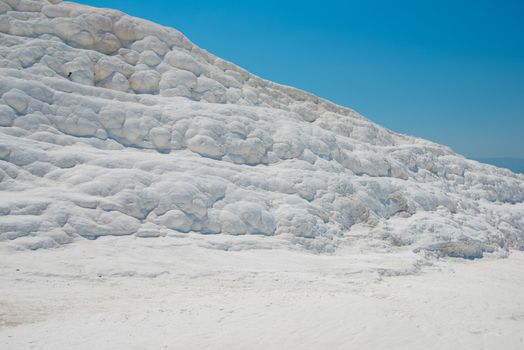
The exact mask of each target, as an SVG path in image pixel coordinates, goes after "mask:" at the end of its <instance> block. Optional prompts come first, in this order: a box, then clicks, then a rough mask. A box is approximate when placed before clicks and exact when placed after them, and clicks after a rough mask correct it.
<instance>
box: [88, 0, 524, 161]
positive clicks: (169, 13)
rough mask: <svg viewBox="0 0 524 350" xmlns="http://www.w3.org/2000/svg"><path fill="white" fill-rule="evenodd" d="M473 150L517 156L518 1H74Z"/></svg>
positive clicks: (387, 122)
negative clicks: (159, 28)
mask: <svg viewBox="0 0 524 350" xmlns="http://www.w3.org/2000/svg"><path fill="white" fill-rule="evenodd" d="M79 1H80V2H82V3H85V4H90V5H94V6H99V7H110V8H117V9H120V10H122V11H124V12H126V13H129V14H131V15H135V16H139V17H142V18H146V19H149V20H151V21H154V22H158V23H161V24H163V25H167V26H172V27H175V28H177V29H179V30H180V31H182V32H183V33H184V34H185V35H186V36H187V37H188V38H189V39H190V40H192V41H193V42H194V43H196V44H197V45H199V46H201V47H202V48H204V49H206V50H208V51H210V52H211V53H213V54H215V55H218V56H220V57H222V58H224V59H227V60H229V61H232V62H234V63H236V64H238V65H240V66H242V67H244V68H246V69H247V70H249V71H251V72H253V73H255V74H257V75H259V76H261V77H263V78H266V79H270V80H273V81H276V82H279V83H283V84H287V85H292V86H295V87H298V88H301V89H304V90H307V91H310V92H313V93H314V94H316V95H319V96H321V97H324V98H327V99H329V100H332V101H334V102H337V103H339V104H342V105H345V106H348V107H351V108H354V109H356V110H357V111H359V112H360V113H361V114H363V115H365V116H367V117H368V118H370V119H372V120H374V121H376V122H377V123H379V124H381V125H384V126H386V127H388V128H390V129H393V130H395V131H398V132H402V133H406V134H410V135H416V136H420V137H424V138H427V139H430V140H433V141H436V142H439V143H442V144H446V145H449V146H451V147H452V148H453V149H455V150H456V151H458V152H460V153H462V154H465V155H467V156H470V157H521V158H524V1H522V0H513V1H512V0H499V1H495V0H490V1H487V0H454V1H453V0H439V1H434V0H427V1H420V0H396V1H394V0H391V1H385V0H384V1H378V0H366V1H363V0H348V1H334V0H323V1H308V0H301V1H298V0H290V1H285V0H260V1H245V0H244V1H241V0H239V1H233V0H221V1H213V0H190V1H189V0H151V1H130V0H126V1H122V0H79Z"/></svg>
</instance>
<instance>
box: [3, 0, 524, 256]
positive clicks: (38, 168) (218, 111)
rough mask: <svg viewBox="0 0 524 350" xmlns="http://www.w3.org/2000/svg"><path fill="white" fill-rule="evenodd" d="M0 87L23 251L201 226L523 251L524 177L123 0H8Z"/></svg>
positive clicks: (447, 250) (11, 200)
mask: <svg viewBox="0 0 524 350" xmlns="http://www.w3.org/2000/svg"><path fill="white" fill-rule="evenodd" d="M0 96H1V98H0V240H1V241H3V244H7V245H10V246H13V247H16V248H19V249H26V248H27V249H37V248H43V247H53V246H57V245H60V244H65V243H69V242H72V241H74V240H82V239H86V238H87V239H95V238H97V237H99V236H106V235H114V236H119V235H134V236H137V237H158V236H166V235H167V236H169V235H173V236H180V235H183V234H186V233H193V234H194V233H196V234H202V235H219V234H220V235H263V236H278V237H272V238H269V241H266V243H265V244H269V245H271V242H281V241H282V240H284V241H285V242H289V244H299V245H301V246H302V247H304V248H307V249H313V250H316V251H333V250H334V249H336V247H337V246H339V245H341V244H343V245H345V244H350V245H353V246H360V247H364V248H363V249H375V250H381V251H387V250H388V249H390V248H392V247H394V246H410V247H412V248H413V249H414V250H418V249H426V250H428V249H429V250H437V251H439V252H440V253H443V254H449V255H453V256H463V257H476V256H481V255H482V252H484V251H494V250H498V249H502V248H519V249H523V248H524V176H522V175H516V174H513V173H511V172H510V171H508V170H503V169H499V168H496V167H493V166H488V165H484V164H480V163H477V162H475V161H470V160H467V159H465V158H463V157H461V156H459V155H457V154H455V153H453V152H452V151H451V150H450V149H449V148H447V147H443V146H440V145H437V144H434V143H431V142H428V141H425V140H421V139H417V138H413V137H408V136H404V135H399V134H396V133H393V132H391V131H389V130H387V129H384V128H382V127H380V126H378V125H376V124H374V123H372V122H370V121H369V120H367V119H365V118H363V117H362V116H360V115H359V114H357V113H356V112H354V111H352V110H350V109H347V108H343V107H340V106H337V105H335V104H333V103H330V102H328V101H326V100H323V99H320V98H318V97H316V96H313V95H311V94H308V93H305V92H303V91H300V90H297V89H293V88H290V87H286V86H282V85H278V84H275V83H272V82H269V81H266V80H263V79H261V78H259V77H256V76H254V75H252V74H250V73H248V72H246V71H245V70H243V69H241V68H239V67H237V66H235V65H233V64H231V63H229V62H226V61H224V60H221V59H220V58H217V57H215V56H213V55H211V54H209V53H208V52H206V51H204V50H202V49H200V48H198V47H196V46H195V45H193V44H192V43H191V42H190V41H189V40H188V39H186V38H185V37H184V36H183V35H182V34H181V33H179V32H177V31H176V30H174V29H171V28H165V27H161V26H158V25H156V24H153V23H150V22H147V21H144V20H140V19H136V18H133V17H129V16H127V15H124V14H122V13H120V12H118V11H114V10H107V9H96V8H92V7H87V6H81V5H77V4H73V3H61V2H59V1H32V0H0ZM238 239H239V240H240V239H241V238H238ZM279 244H280V243H279Z"/></svg>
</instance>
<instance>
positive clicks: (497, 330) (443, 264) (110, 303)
mask: <svg viewBox="0 0 524 350" xmlns="http://www.w3.org/2000/svg"><path fill="white" fill-rule="evenodd" d="M254 239H258V238H254ZM204 245H205V241H204V240H202V241H200V242H199V241H198V239H195V240H192V239H173V238H158V239H149V240H148V239H137V238H132V237H127V238H122V237H120V238H110V237H107V238H101V239H99V240H97V241H82V242H78V243H74V244H71V245H66V246H63V247H60V248H57V249H50V250H39V251H19V252H16V251H11V250H7V249H4V250H3V251H2V252H1V254H0V348H1V349H6V350H7V349H506V350H510V349H523V348H524V278H523V277H524V272H523V271H524V252H518V251H514V252H512V253H511V254H510V255H509V257H508V258H507V259H500V258H495V257H490V256H488V257H487V258H484V259H482V260H475V261H468V260H462V259H451V258H447V259H445V260H434V263H433V264H429V265H428V263H427V260H425V259H420V257H419V256H417V255H416V254H413V253H410V252H407V251H403V252H402V251H399V252H398V253H394V254H387V255H377V254H372V255H366V254H358V255H355V254H345V253H344V252H341V253H340V254H336V255H314V254H311V253H305V252H303V251H289V250H288V249H286V250H284V249H272V250H269V249H267V250H260V249H257V250H243V251H224V250H218V249H210V248H209V247H205V246H204ZM260 245H263V244H259V246H260ZM423 261H424V264H422V263H421V262H423ZM51 271H52V272H51Z"/></svg>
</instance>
